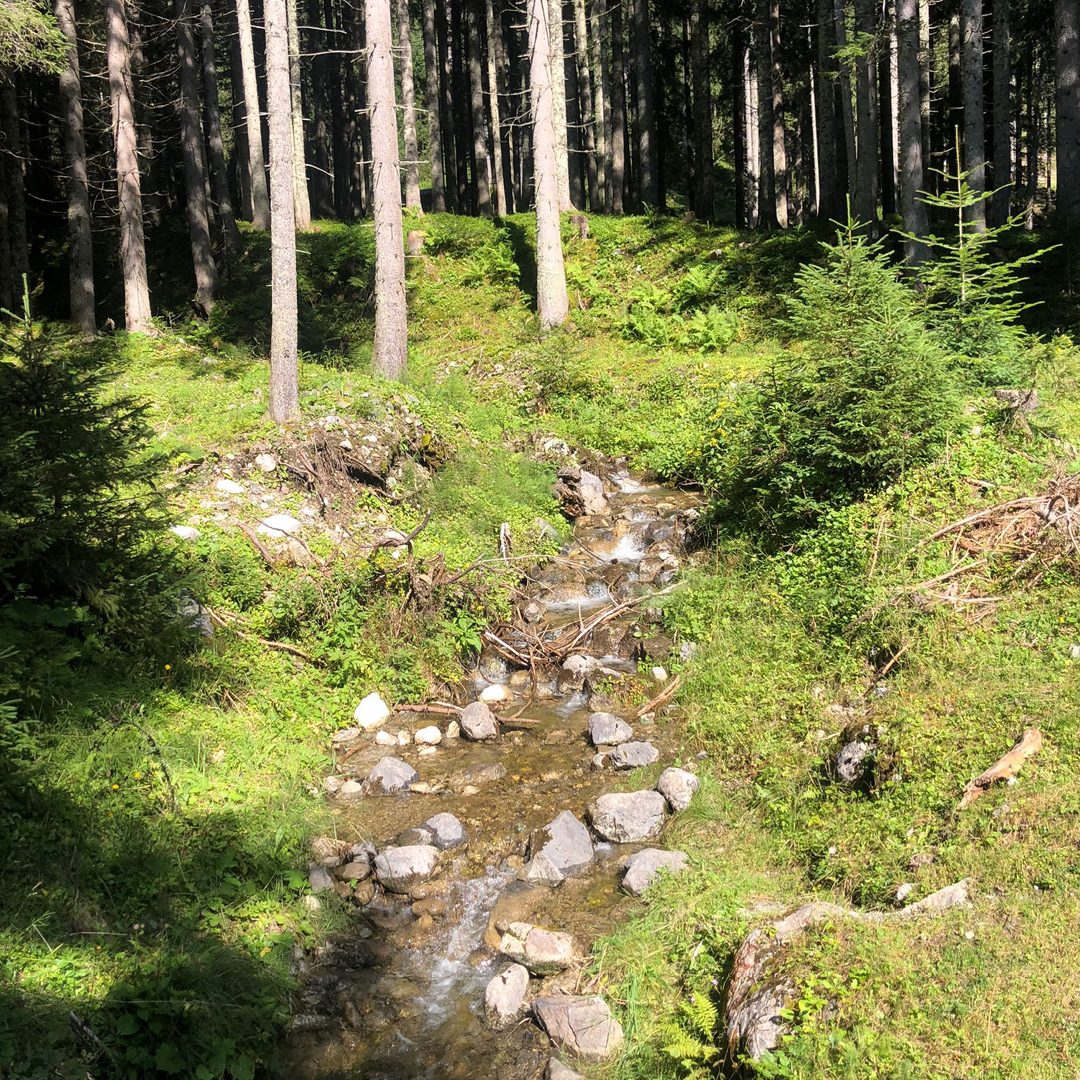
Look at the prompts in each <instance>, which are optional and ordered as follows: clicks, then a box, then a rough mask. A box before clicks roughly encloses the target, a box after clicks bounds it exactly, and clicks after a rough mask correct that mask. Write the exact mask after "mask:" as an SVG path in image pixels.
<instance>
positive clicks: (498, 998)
mask: <svg viewBox="0 0 1080 1080" xmlns="http://www.w3.org/2000/svg"><path fill="white" fill-rule="evenodd" d="M528 992H529V971H528V968H525V967H523V966H522V965H521V964H509V965H507V966H506V967H505V968H503V969H502V971H500V972H499V974H498V975H496V976H495V978H493V979H492V980H491V982H489V983H488V984H487V989H486V990H485V991H484V1013H485V1015H486V1016H487V1018H488V1023H490V1024H491V1026H492V1027H495V1028H504V1027H507V1026H508V1025H510V1024H512V1023H513V1022H514V1020H515V1019H516V1018H517V1015H518V1013H520V1012H521V1010H522V1009H523V1008H524V1007H525V995H526V994H527V993H528Z"/></svg>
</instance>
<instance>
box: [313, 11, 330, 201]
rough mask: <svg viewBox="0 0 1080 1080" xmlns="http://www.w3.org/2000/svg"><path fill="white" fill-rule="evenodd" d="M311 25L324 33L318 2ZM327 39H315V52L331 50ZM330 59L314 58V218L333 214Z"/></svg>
mask: <svg viewBox="0 0 1080 1080" xmlns="http://www.w3.org/2000/svg"><path fill="white" fill-rule="evenodd" d="M308 22H309V23H310V24H311V25H312V27H315V28H317V29H318V30H321V28H322V7H321V5H320V3H319V0H309V3H308ZM313 33H314V32H313ZM328 37H329V35H328V34H326V33H325V32H319V33H317V34H316V36H315V40H314V47H315V50H316V52H320V53H322V52H326V50H327V49H329V48H330V47H331V46H330V44H329V42H328V40H327V39H328ZM328 59H329V58H328V57H326V56H313V57H312V58H311V113H312V120H313V123H314V130H313V132H312V139H311V145H312V152H313V156H314V159H315V160H314V165H315V168H314V171H313V172H312V175H311V210H312V213H313V214H314V215H315V216H317V217H321V218H326V217H330V216H331V215H332V214H333V212H334V196H333V185H332V183H331V160H330V132H329V129H328V127H327V123H326V111H327V105H328V100H327V89H326V68H327V60H328Z"/></svg>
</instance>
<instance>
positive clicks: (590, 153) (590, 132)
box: [571, 0, 601, 214]
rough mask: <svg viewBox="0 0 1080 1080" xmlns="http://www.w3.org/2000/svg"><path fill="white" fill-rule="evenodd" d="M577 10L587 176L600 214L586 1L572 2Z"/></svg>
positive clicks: (576, 58) (577, 55)
mask: <svg viewBox="0 0 1080 1080" xmlns="http://www.w3.org/2000/svg"><path fill="white" fill-rule="evenodd" d="M571 2H572V4H573V8H574V63H575V65H576V67H577V84H578V101H579V102H580V105H581V111H580V117H581V131H582V134H583V136H584V139H583V140H582V141H583V143H584V148H585V176H586V179H587V182H588V187H589V209H590V210H591V211H592V212H593V213H594V214H598V213H600V210H601V203H600V171H599V169H598V168H597V163H596V113H595V112H594V108H593V94H592V86H591V84H590V82H589V78H590V76H589V31H588V27H587V24H586V22H585V0H571Z"/></svg>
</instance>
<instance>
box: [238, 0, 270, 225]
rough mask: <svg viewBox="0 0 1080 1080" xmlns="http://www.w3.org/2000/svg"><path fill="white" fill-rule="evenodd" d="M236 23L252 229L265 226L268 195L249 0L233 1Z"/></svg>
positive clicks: (268, 208) (267, 222)
mask: <svg viewBox="0 0 1080 1080" xmlns="http://www.w3.org/2000/svg"><path fill="white" fill-rule="evenodd" d="M236 24H237V28H238V31H239V40H240V75H241V78H242V79H243V91H244V118H245V130H246V131H247V147H248V172H249V173H250V175H251V223H252V224H253V225H254V226H255V228H256V229H269V228H270V195H269V192H268V191H267V190H266V161H265V159H264V158H263V142H262V118H261V116H260V113H259V83H258V79H257V78H256V77H255V46H254V44H253V43H252V39H251V6H250V4H249V0H236Z"/></svg>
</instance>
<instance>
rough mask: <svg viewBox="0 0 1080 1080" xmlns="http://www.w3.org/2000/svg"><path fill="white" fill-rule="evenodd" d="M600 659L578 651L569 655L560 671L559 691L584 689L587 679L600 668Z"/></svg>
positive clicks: (561, 692)
mask: <svg viewBox="0 0 1080 1080" xmlns="http://www.w3.org/2000/svg"><path fill="white" fill-rule="evenodd" d="M600 667H601V665H600V661H599V660H597V659H596V657H595V656H585V655H583V654H580V653H577V654H575V655H574V656H568V657H567V658H566V659H565V660H564V661H563V665H562V670H561V671H560V672H559V693H560V694H568V693H574V692H577V691H580V690H583V689H584V687H585V680H586V679H588V678H589V676H590V675H593V674H595V673H596V672H598V671H599V670H600Z"/></svg>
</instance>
